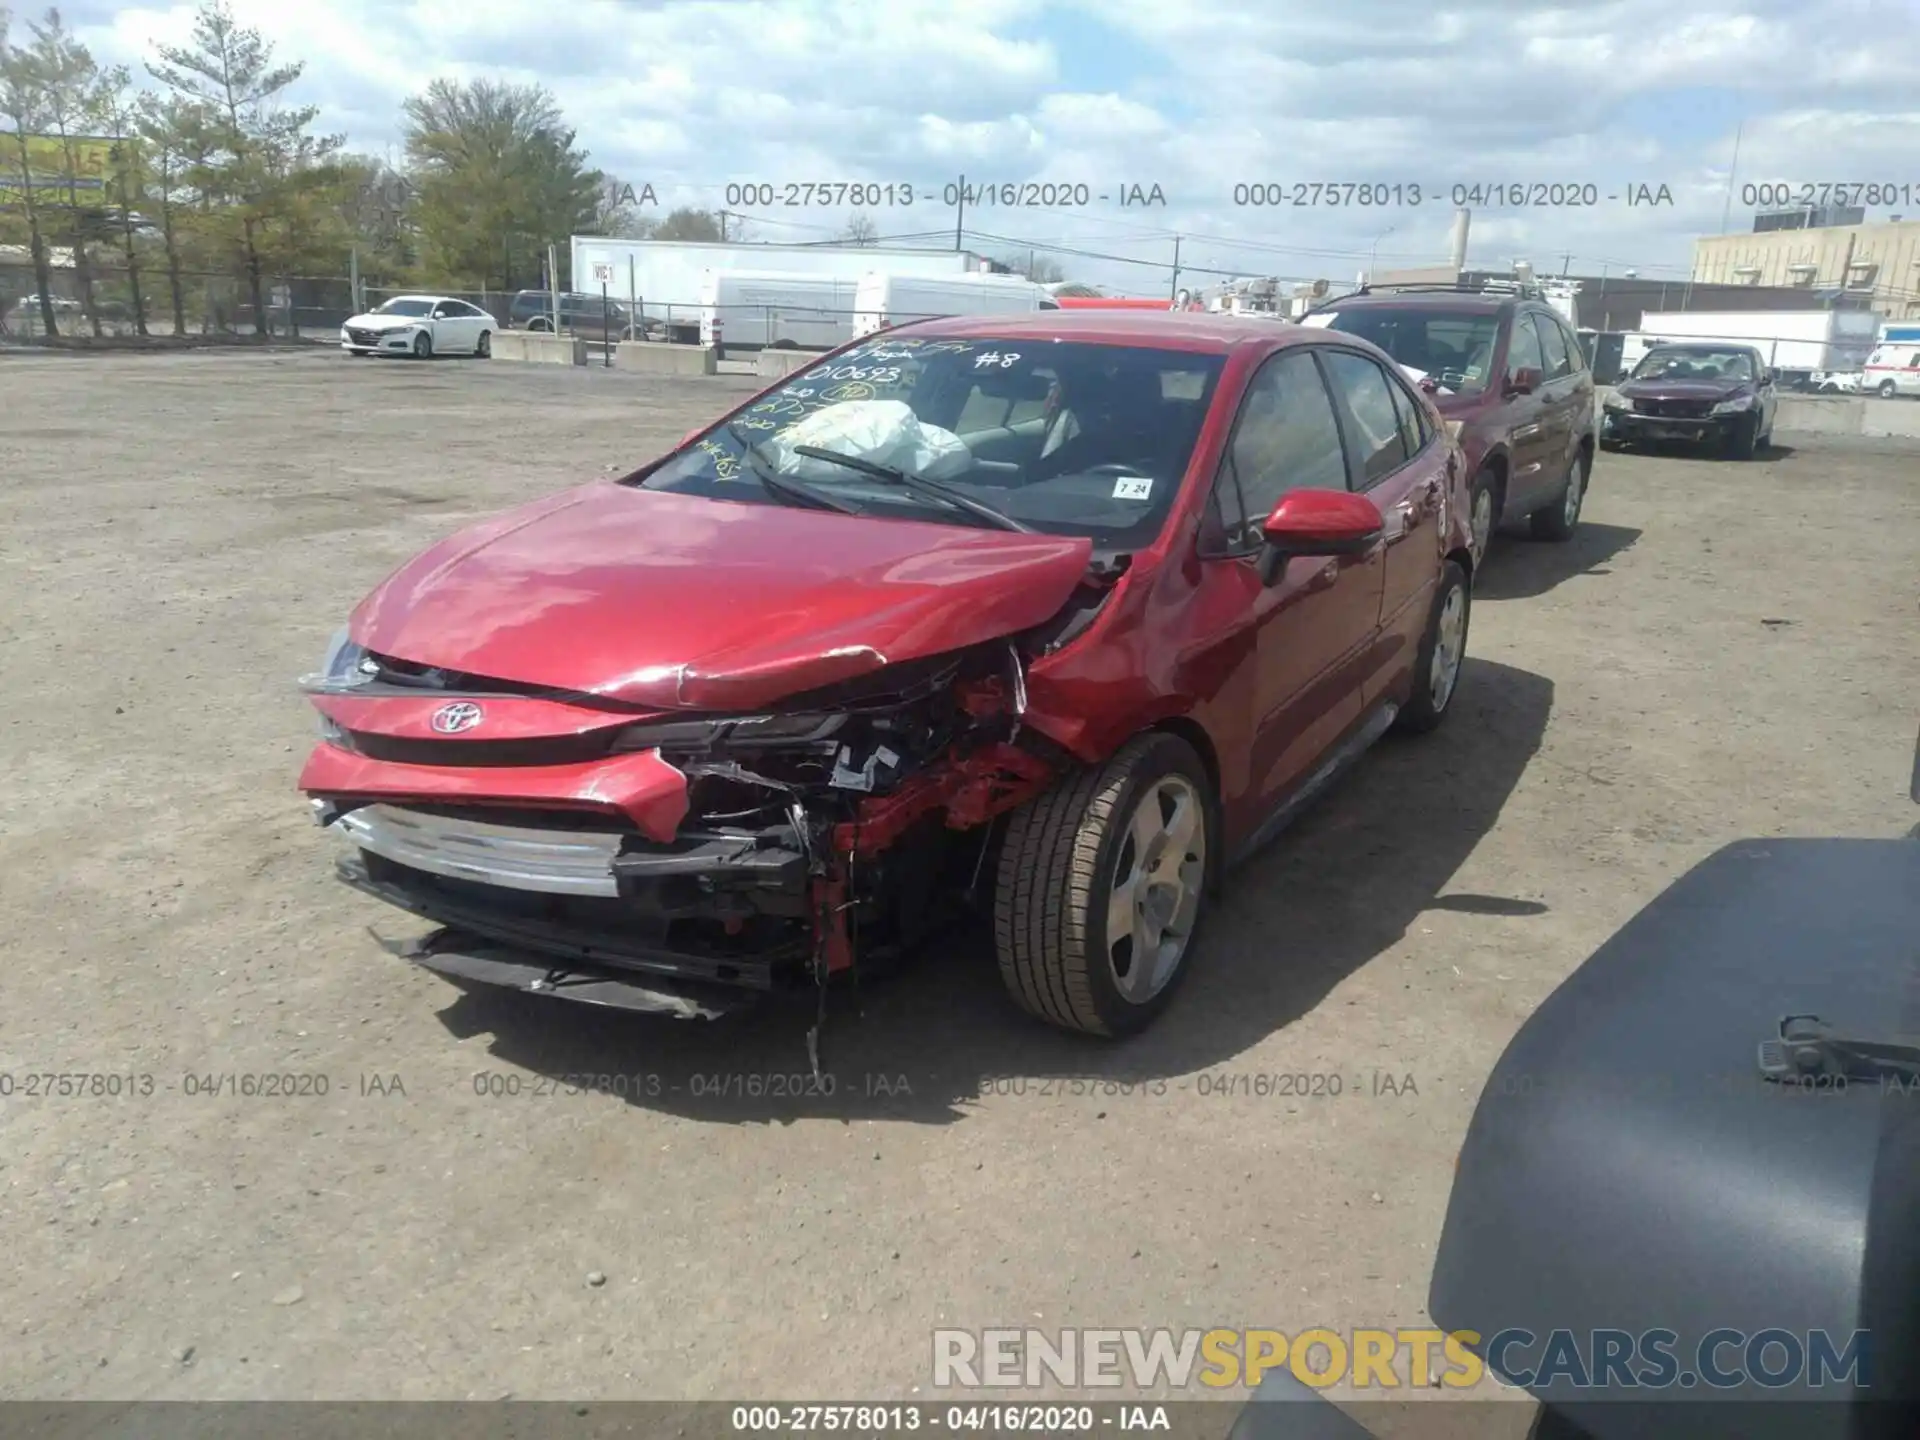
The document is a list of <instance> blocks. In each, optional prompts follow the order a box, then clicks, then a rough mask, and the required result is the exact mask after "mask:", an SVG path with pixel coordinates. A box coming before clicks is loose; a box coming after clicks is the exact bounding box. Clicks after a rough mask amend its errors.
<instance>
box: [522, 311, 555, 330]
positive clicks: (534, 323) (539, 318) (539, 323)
mask: <svg viewBox="0 0 1920 1440" xmlns="http://www.w3.org/2000/svg"><path fill="white" fill-rule="evenodd" d="M527 329H529V330H538V331H540V332H541V333H542V334H544V333H546V332H547V331H549V330H551V329H553V324H552V322H551V321H549V320H548V319H547V317H546V316H544V315H536V316H534V317H533V319H531V320H529V321H527Z"/></svg>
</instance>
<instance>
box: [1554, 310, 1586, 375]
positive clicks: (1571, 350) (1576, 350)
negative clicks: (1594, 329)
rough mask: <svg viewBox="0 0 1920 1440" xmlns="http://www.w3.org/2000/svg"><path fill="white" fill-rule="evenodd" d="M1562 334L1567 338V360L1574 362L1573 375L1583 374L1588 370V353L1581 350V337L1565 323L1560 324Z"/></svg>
mask: <svg viewBox="0 0 1920 1440" xmlns="http://www.w3.org/2000/svg"><path fill="white" fill-rule="evenodd" d="M1560 333H1561V334H1562V335H1564V336H1566V338H1567V358H1568V359H1570V360H1571V361H1572V362H1573V373H1574V374H1575V375H1579V374H1583V373H1584V372H1585V371H1586V370H1587V368H1588V367H1587V352H1586V351H1584V350H1582V349H1581V348H1580V336H1579V335H1578V334H1577V333H1576V332H1575V331H1574V328H1573V327H1572V326H1571V325H1568V324H1567V323H1566V322H1565V321H1562V322H1561V323H1560Z"/></svg>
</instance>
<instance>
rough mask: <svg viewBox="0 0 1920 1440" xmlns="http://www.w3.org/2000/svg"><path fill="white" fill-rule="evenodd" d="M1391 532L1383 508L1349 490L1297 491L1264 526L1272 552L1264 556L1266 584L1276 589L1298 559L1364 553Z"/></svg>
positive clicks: (1286, 497) (1282, 500)
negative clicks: (1272, 585) (1381, 509)
mask: <svg viewBox="0 0 1920 1440" xmlns="http://www.w3.org/2000/svg"><path fill="white" fill-rule="evenodd" d="M1386 528H1387V521H1386V517H1385V516H1384V515H1382V514H1381V513H1380V507H1379V506H1378V505H1376V504H1374V503H1373V501H1372V500H1370V499H1368V498H1367V497H1366V496H1365V495H1355V494H1353V493H1352V492H1351V491H1347V490H1294V491H1291V492H1290V493H1288V494H1286V495H1283V496H1281V497H1280V503H1279V504H1278V505H1276V506H1274V507H1273V513H1272V514H1271V515H1269V516H1268V517H1267V519H1266V523H1265V524H1263V525H1262V526H1261V527H1260V533H1261V535H1262V536H1263V537H1264V538H1265V539H1266V542H1267V548H1266V550H1265V551H1264V552H1263V553H1262V554H1261V557H1260V580H1261V583H1263V584H1266V585H1271V584H1273V583H1274V582H1275V581H1277V580H1278V579H1279V578H1280V576H1281V574H1282V572H1284V571H1285V570H1286V568H1287V561H1289V560H1292V559H1296V558H1312V557H1315V556H1324V557H1327V558H1333V557H1336V556H1341V555H1363V554H1365V553H1366V552H1367V551H1368V550H1371V549H1372V548H1373V547H1374V545H1375V544H1377V543H1378V542H1379V539H1380V537H1381V535H1382V534H1383V533H1385V531H1386Z"/></svg>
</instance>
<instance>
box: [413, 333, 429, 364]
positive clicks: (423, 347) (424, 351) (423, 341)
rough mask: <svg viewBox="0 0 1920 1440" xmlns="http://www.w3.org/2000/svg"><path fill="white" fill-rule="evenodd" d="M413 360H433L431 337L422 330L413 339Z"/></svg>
mask: <svg viewBox="0 0 1920 1440" xmlns="http://www.w3.org/2000/svg"><path fill="white" fill-rule="evenodd" d="M413 358H414V359H416V360H431V359H432V358H433V336H431V335H429V334H428V333H427V332H426V331H424V330H422V331H421V332H420V333H419V334H418V335H416V336H414V337H413Z"/></svg>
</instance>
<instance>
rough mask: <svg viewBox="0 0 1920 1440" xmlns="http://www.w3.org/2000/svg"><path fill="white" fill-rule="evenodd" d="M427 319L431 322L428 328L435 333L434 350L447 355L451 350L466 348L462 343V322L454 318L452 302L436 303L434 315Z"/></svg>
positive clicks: (442, 301)
mask: <svg viewBox="0 0 1920 1440" xmlns="http://www.w3.org/2000/svg"><path fill="white" fill-rule="evenodd" d="M427 318H428V321H429V326H428V328H429V329H431V330H432V331H433V348H434V349H435V350H436V351H438V352H441V353H445V352H447V351H449V350H460V349H463V348H465V347H463V346H462V345H461V343H460V342H461V335H460V322H459V320H457V319H456V318H454V308H453V303H452V302H451V301H448V300H441V301H439V302H438V303H436V304H435V305H434V307H433V313H432V314H431V315H429V316H428V317H427Z"/></svg>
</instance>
